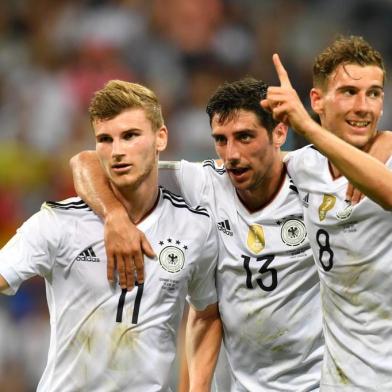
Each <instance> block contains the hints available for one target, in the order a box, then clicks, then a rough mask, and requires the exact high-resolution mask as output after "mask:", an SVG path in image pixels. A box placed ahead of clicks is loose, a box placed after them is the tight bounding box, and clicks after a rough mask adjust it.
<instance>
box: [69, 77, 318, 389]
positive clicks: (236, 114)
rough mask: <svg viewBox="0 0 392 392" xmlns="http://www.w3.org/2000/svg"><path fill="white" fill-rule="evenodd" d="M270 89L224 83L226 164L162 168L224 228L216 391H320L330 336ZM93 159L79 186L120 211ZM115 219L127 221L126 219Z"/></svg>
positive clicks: (218, 130)
mask: <svg viewBox="0 0 392 392" xmlns="http://www.w3.org/2000/svg"><path fill="white" fill-rule="evenodd" d="M266 91H267V85H266V84H265V83H264V82H262V81H259V80H255V79H251V78H247V79H243V80H239V81H235V82H231V83H225V84H224V85H222V86H220V87H219V88H218V89H217V90H216V92H215V93H214V94H213V96H212V97H211V98H210V100H209V102H208V105H207V113H208V115H209V118H210V123H211V128H212V136H213V138H214V141H215V148H216V151H217V153H218V155H219V156H220V158H221V159H222V161H223V163H224V166H220V165H218V164H217V162H215V161H213V160H207V161H205V162H204V163H203V164H196V163H190V162H186V161H181V162H177V163H162V166H163V167H164V168H161V170H160V181H161V183H164V184H167V186H169V184H170V188H169V189H175V190H176V191H178V192H180V193H181V194H182V195H183V197H184V198H185V199H186V200H187V201H188V202H189V203H191V204H192V205H198V204H200V205H202V206H204V207H208V209H209V210H210V211H211V213H212V215H213V217H214V220H215V224H216V226H217V228H218V230H219V243H218V244H219V260H218V269H217V276H216V282H217V290H218V298H219V310H220V316H221V318H222V322H223V327H224V345H225V349H226V352H227V358H228V364H226V368H225V369H224V372H223V373H224V375H223V376H221V377H220V378H218V380H217V381H218V382H217V387H218V390H219V391H225V392H227V391H233V392H234V391H236V392H243V391H252V392H261V391H263V392H272V391H274V392H308V391H318V389H319V381H320V373H321V360H322V355H323V338H322V325H321V306H320V298H319V282H318V276H317V270H316V268H315V265H314V260H313V257H312V252H311V250H310V246H309V243H308V240H307V235H306V229H305V226H304V224H303V221H302V207H301V204H300V202H299V199H298V194H297V190H296V188H295V187H294V186H293V184H292V182H291V180H290V178H289V177H288V176H287V174H286V171H285V169H284V165H283V162H282V159H281V154H280V146H281V145H282V144H283V143H284V141H285V138H286V133H287V127H286V126H285V125H283V124H282V123H278V122H276V121H274V120H273V118H272V116H271V114H270V113H267V112H266V111H264V110H263V109H261V107H260V99H262V98H264V97H265V95H266ZM94 155H95V153H85V154H83V155H82V156H81V157H79V158H77V161H76V162H75V161H74V166H75V167H76V172H77V175H76V178H77V179H79V180H78V181H77V183H76V185H77V188H78V189H79V192H82V194H83V195H85V196H84V197H88V198H91V196H92V195H93V196H94V200H95V201H96V203H95V205H94V208H97V210H98V211H100V213H102V210H104V211H108V212H109V211H114V214H117V211H118V207H116V205H115V203H116V201H115V200H112V201H110V195H108V192H107V188H105V184H104V183H103V184H102V181H101V182H100V178H102V173H100V171H101V170H100V168H99V166H97V165H94ZM83 156H86V158H88V157H90V158H92V161H91V162H90V164H88V165H87V167H84V166H83V167H80V165H77V162H78V159H79V160H82V161H83V160H84V159H83ZM86 160H88V159H86ZM87 163H88V162H87ZM89 167H90V169H94V168H95V172H94V174H93V175H91V174H90V175H89V174H88V173H89V169H88V168H89ZM78 168H79V169H78ZM82 177H85V178H86V181H87V185H89V186H90V189H89V190H87V191H86V188H89V187H87V185H86V182H81V181H80V179H81V178H82ZM94 183H95V185H94ZM98 183H101V187H100V188H99V187H98V185H97V184H98ZM97 189H98V190H97ZM83 190H84V191H83ZM112 199H113V195H112ZM105 203H106V204H105ZM107 203H111V204H107ZM117 203H118V201H117ZM104 204H105V207H104V208H102V206H103V205H104ZM111 206H112V207H111ZM120 208H122V207H121V205H120ZM118 215H121V214H118ZM117 218H118V219H119V224H121V225H122V223H121V222H122V221H123V219H124V218H121V217H119V216H118V217H117ZM125 219H126V220H128V218H127V217H125ZM109 223H110V222H109ZM107 226H109V225H107ZM128 226H129V223H128ZM122 230H124V232H125V231H126V232H129V229H128V228H125V229H123V226H122ZM121 235H122V234H121V233H119V236H121ZM194 317H195V313H194V311H193V310H192V309H191V311H190V320H193V318H194ZM194 365H196V369H195V368H193V366H194ZM197 365H198V364H197V362H196V361H194V362H193V363H191V364H190V382H191V385H192V383H193V381H194V379H198V378H202V377H203V374H202V371H201V369H200V368H199V369H198V368H197ZM220 369H221V368H220ZM230 379H232V382H231V383H230V382H229V383H227V382H226V383H224V381H227V380H230ZM223 384H225V385H224V386H223ZM227 384H229V385H227Z"/></svg>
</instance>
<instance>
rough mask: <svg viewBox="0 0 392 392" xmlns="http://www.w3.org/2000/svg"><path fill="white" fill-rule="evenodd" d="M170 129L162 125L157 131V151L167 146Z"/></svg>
mask: <svg viewBox="0 0 392 392" xmlns="http://www.w3.org/2000/svg"><path fill="white" fill-rule="evenodd" d="M167 138H168V131H167V128H166V126H164V125H163V126H162V127H161V128H159V129H158V130H157V132H156V139H155V140H156V148H157V152H162V151H163V150H165V149H166V146H167Z"/></svg>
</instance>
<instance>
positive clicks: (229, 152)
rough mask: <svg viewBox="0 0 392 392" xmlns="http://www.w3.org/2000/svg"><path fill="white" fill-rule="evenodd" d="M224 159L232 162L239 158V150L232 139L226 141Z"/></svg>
mask: <svg viewBox="0 0 392 392" xmlns="http://www.w3.org/2000/svg"><path fill="white" fill-rule="evenodd" d="M226 160H227V161H230V162H233V161H239V160H240V152H239V150H238V146H237V144H236V143H235V141H233V140H228V141H227V146H226Z"/></svg>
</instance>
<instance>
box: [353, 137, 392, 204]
mask: <svg viewBox="0 0 392 392" xmlns="http://www.w3.org/2000/svg"><path fill="white" fill-rule="evenodd" d="M369 155H371V156H372V157H374V158H376V159H377V160H379V161H380V162H382V163H385V162H386V161H387V160H388V159H389V158H390V156H391V155H392V132H390V131H381V132H380V131H378V132H377V134H376V135H375V137H374V139H373V142H372V144H371V146H370V149H369ZM363 198H364V194H363V193H362V192H361V191H359V190H358V189H356V188H354V186H353V185H352V184H348V186H347V191H346V199H347V200H349V201H351V204H352V205H355V204H358V203H359V202H360V201H361V200H362V199H363Z"/></svg>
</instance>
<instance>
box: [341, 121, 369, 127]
mask: <svg viewBox="0 0 392 392" xmlns="http://www.w3.org/2000/svg"><path fill="white" fill-rule="evenodd" d="M347 123H348V124H349V125H351V126H352V127H355V128H366V127H367V126H369V125H370V121H352V120H347Z"/></svg>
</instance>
